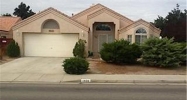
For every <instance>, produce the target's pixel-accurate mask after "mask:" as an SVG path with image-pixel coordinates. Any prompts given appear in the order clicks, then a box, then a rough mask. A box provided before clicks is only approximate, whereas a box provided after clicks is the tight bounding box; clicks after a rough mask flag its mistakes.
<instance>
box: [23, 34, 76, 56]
mask: <svg viewBox="0 0 187 100" xmlns="http://www.w3.org/2000/svg"><path fill="white" fill-rule="evenodd" d="M77 41H78V34H24V55H25V56H41V57H73V48H74V46H75V43H76V42H77Z"/></svg>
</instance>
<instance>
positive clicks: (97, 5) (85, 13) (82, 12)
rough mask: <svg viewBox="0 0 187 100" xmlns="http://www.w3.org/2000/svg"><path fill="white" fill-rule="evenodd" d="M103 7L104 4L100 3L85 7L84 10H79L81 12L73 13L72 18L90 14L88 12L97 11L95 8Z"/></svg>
mask: <svg viewBox="0 0 187 100" xmlns="http://www.w3.org/2000/svg"><path fill="white" fill-rule="evenodd" d="M103 7H104V6H103V5H101V4H96V5H93V6H91V7H89V8H87V9H85V10H83V11H81V12H79V13H77V14H75V15H73V16H72V18H73V19H77V18H79V17H82V16H84V15H88V14H90V12H93V11H97V10H99V9H101V8H103Z"/></svg>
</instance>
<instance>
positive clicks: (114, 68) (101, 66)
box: [89, 60, 186, 75]
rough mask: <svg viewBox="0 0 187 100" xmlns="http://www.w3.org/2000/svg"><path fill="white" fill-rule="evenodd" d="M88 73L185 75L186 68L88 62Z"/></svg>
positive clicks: (99, 61)
mask: <svg viewBox="0 0 187 100" xmlns="http://www.w3.org/2000/svg"><path fill="white" fill-rule="evenodd" d="M89 63H90V69H91V70H89V73H97V74H127V75H186V67H185V66H181V67H178V68H173V69H166V68H158V67H148V66H143V65H114V64H108V63H105V62H104V61H101V60H90V61H89Z"/></svg>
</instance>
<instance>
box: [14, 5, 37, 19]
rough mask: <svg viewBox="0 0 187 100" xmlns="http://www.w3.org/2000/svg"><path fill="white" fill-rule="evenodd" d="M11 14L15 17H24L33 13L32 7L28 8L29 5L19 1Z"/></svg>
mask: <svg viewBox="0 0 187 100" xmlns="http://www.w3.org/2000/svg"><path fill="white" fill-rule="evenodd" d="M13 14H14V15H15V16H17V17H21V19H26V18H28V17H30V16H32V15H34V14H35V13H34V12H33V11H32V9H30V6H27V5H26V4H24V3H23V2H21V3H20V5H19V6H18V8H15V9H14V13H13Z"/></svg>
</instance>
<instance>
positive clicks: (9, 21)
mask: <svg viewBox="0 0 187 100" xmlns="http://www.w3.org/2000/svg"><path fill="white" fill-rule="evenodd" d="M20 20H21V18H20V17H10V16H0V36H1V37H3V38H9V39H12V38H13V35H12V26H14V25H15V24H16V23H17V22H19V21H20Z"/></svg>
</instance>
